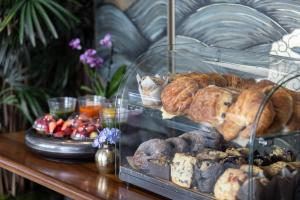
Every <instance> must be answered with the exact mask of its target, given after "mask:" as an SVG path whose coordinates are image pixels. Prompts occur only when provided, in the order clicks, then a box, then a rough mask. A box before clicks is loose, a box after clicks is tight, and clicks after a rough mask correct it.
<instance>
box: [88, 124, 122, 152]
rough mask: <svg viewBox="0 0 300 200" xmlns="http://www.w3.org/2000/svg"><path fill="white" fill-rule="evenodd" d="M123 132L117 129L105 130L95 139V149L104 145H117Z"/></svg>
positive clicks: (93, 144)
mask: <svg viewBox="0 0 300 200" xmlns="http://www.w3.org/2000/svg"><path fill="white" fill-rule="evenodd" d="M120 133H121V131H120V130H119V129H117V128H104V129H103V130H101V131H100V133H99V135H98V136H97V137H96V138H95V139H94V141H93V143H92V146H93V147H98V148H100V147H102V145H103V143H105V142H107V143H109V144H116V142H117V141H118V139H119V136H120Z"/></svg>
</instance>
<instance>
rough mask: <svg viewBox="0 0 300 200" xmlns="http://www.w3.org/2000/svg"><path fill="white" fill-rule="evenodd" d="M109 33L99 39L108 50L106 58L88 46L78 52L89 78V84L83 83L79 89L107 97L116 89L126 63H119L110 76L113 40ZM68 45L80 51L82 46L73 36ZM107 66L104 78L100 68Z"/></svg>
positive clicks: (111, 95) (110, 96) (100, 43)
mask: <svg viewBox="0 0 300 200" xmlns="http://www.w3.org/2000/svg"><path fill="white" fill-rule="evenodd" d="M111 37H112V36H111V34H109V33H107V34H106V35H105V36H104V37H103V38H102V39H101V40H100V41H99V45H101V46H102V47H104V48H106V49H107V50H108V51H109V56H108V58H107V59H104V58H102V57H101V56H100V55H99V54H98V53H97V50H96V49H93V48H88V49H86V50H84V52H83V53H82V54H80V57H79V58H80V62H81V63H82V64H83V67H84V72H85V74H86V76H87V77H88V78H89V81H90V86H87V85H83V86H81V89H82V90H83V91H86V92H87V93H89V94H95V95H99V96H103V97H105V98H107V99H111V98H112V97H113V95H114V94H115V93H116V91H117V90H118V88H119V86H120V84H121V81H122V78H123V76H124V74H125V72H126V65H121V66H120V67H119V68H118V69H117V70H116V71H115V73H114V74H113V75H112V76H111V67H112V64H113V53H114V48H113V42H112V39H111ZM69 46H70V47H71V48H73V49H75V50H78V51H81V50H82V46H81V43H80V39H79V38H75V39H73V40H71V41H70V43H69ZM103 67H106V68H108V70H107V74H105V76H104V77H106V78H104V77H103V74H101V72H100V69H101V68H103Z"/></svg>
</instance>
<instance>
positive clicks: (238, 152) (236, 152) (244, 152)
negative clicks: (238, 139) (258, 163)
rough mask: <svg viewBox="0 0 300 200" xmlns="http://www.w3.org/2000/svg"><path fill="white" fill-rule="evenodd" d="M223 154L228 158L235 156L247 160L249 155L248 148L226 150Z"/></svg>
mask: <svg viewBox="0 0 300 200" xmlns="http://www.w3.org/2000/svg"><path fill="white" fill-rule="evenodd" d="M225 152H226V153H227V154H228V155H229V156H237V157H243V158H245V159H247V158H248V155H249V149H248V148H227V149H226V150H225Z"/></svg>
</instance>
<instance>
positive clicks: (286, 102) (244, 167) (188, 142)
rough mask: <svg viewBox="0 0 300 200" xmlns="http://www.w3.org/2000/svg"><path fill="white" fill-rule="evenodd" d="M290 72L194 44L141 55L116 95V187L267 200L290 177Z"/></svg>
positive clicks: (272, 61) (293, 77)
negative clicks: (119, 111)
mask: <svg viewBox="0 0 300 200" xmlns="http://www.w3.org/2000/svg"><path fill="white" fill-rule="evenodd" d="M299 69H300V61H299V60H293V59H286V58H283V57H277V56H266V55H259V54H255V53H252V52H246V51H236V50H231V49H220V48H213V47H203V46H198V45H197V44H196V43H195V44H180V45H175V46H174V50H173V51H168V47H167V46H158V47H155V48H151V49H149V50H148V51H147V52H146V53H145V54H144V55H142V56H141V57H139V58H138V59H137V60H136V61H135V62H134V63H133V64H132V66H131V67H130V69H129V71H128V72H127V74H126V76H125V79H124V81H123V84H122V88H120V90H119V96H120V97H121V98H120V102H119V103H120V104H121V107H123V108H126V109H127V110H129V112H128V117H127V121H126V122H125V123H122V124H121V125H120V129H121V130H122V134H121V140H120V158H121V159H120V173H119V176H120V178H121V179H122V180H124V181H127V182H129V183H132V184H136V185H139V186H141V187H144V188H145V189H148V190H151V191H153V192H156V193H158V194H160V195H163V196H166V197H168V198H171V199H180V198H185V199H197V198H203V199H206V198H220V191H222V189H224V188H226V187H235V188H238V191H233V190H234V188H232V191H231V189H230V191H231V192H228V191H227V193H228V194H227V193H226V192H224V195H225V196H226V195H229V196H228V198H230V195H234V198H239V199H244V198H254V197H258V196H259V198H262V199H263V198H271V199H272V196H268V197H267V196H264V195H265V191H267V190H268V189H270V188H271V189H272V187H274V189H275V186H274V185H272V184H275V183H273V182H276V181H277V182H276V183H278V184H281V182H280V181H281V179H280V178H282V177H287V176H288V177H289V178H290V181H291V182H293V183H296V181H297V180H296V179H297V178H298V176H299V177H300V175H295V174H297V170H298V168H299V166H300V164H299V163H298V161H297V160H298V159H299V152H300V145H299V144H300V138H299V133H300V132H299V129H300V106H299V105H300V93H299V92H298V90H299V89H300V79H299V77H300V70H299ZM199 138H200V139H199ZM181 161H184V163H182V162H181ZM162 163H163V164H162ZM176 163H177V164H176ZM187 163H188V164H187ZM204 165H205V166H204ZM277 165H280V167H278V166H277ZM273 168H276V169H277V170H278V171H276V173H275V172H274V173H273V171H272V170H273ZM207 173H208V174H211V175H210V176H208V175H207ZM205 174H206V175H205ZM212 174H213V175H212ZM229 174H231V175H230V176H233V177H235V178H233V179H232V181H233V182H230V181H228V180H227V181H225V180H226V179H228V176H229ZM287 174H288V175H287ZM292 174H294V175H292ZM226 177H227V178H226ZM241 177H244V178H241ZM239 178H241V180H239ZM298 179H299V178H298ZM236 181H238V183H237V182H236ZM235 184H237V185H236V186H234V185H235ZM258 187H259V190H258ZM296 187H297V185H295V184H294V185H293V184H292V187H291V188H292V189H290V190H286V188H285V189H282V191H284V192H283V193H285V192H286V191H289V192H288V193H290V194H294V192H295V191H296V189H295V188H296ZM221 193H222V192H221ZM283 193H282V194H281V195H283ZM270 195H271V194H270ZM231 197H232V196H231Z"/></svg>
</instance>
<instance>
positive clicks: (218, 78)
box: [207, 73, 227, 87]
mask: <svg viewBox="0 0 300 200" xmlns="http://www.w3.org/2000/svg"><path fill="white" fill-rule="evenodd" d="M207 75H208V76H209V78H210V80H212V82H213V83H214V85H216V86H219V87H226V86H227V80H226V79H225V78H224V77H223V76H222V75H221V74H218V73H208V74H207Z"/></svg>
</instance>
